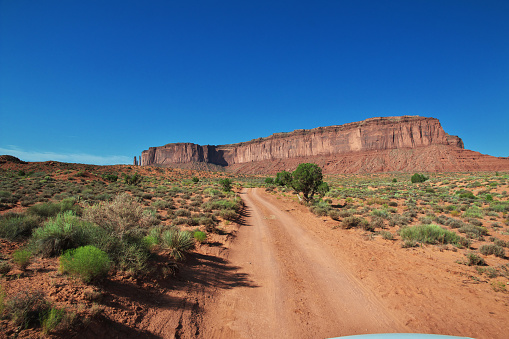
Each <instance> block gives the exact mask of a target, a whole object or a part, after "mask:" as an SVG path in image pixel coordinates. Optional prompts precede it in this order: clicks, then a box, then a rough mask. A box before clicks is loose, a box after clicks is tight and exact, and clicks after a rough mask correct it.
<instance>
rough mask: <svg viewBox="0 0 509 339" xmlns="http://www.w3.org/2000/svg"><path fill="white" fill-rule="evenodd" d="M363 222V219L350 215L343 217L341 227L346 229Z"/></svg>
mask: <svg viewBox="0 0 509 339" xmlns="http://www.w3.org/2000/svg"><path fill="white" fill-rule="evenodd" d="M364 223H366V220H365V219H363V218H359V217H355V216H351V217H346V218H344V219H343V222H342V224H341V225H342V227H343V228H346V229H348V228H352V227H359V226H362V225H363V224H364Z"/></svg>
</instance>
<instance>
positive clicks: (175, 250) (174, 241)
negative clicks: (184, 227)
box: [161, 229, 194, 260]
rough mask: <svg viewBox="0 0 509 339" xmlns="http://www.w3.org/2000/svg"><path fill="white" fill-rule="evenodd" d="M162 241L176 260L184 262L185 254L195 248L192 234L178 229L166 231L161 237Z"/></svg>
mask: <svg viewBox="0 0 509 339" xmlns="http://www.w3.org/2000/svg"><path fill="white" fill-rule="evenodd" d="M161 241H162V243H163V245H164V246H166V247H167V248H168V249H169V250H170V255H171V256H172V257H173V258H174V259H175V260H184V259H185V253H186V252H188V251H189V250H191V249H192V248H193V247H194V238H193V235H192V233H190V232H185V231H179V230H176V229H171V230H168V231H164V232H163V233H162V235H161Z"/></svg>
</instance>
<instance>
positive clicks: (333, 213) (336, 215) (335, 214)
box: [329, 209, 340, 220]
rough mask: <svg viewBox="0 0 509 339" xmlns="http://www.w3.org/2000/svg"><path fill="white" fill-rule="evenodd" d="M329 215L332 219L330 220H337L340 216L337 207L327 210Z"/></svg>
mask: <svg viewBox="0 0 509 339" xmlns="http://www.w3.org/2000/svg"><path fill="white" fill-rule="evenodd" d="M329 217H330V218H331V219H332V220H339V218H340V213H339V211H338V210H337V209H331V210H330V211H329Z"/></svg>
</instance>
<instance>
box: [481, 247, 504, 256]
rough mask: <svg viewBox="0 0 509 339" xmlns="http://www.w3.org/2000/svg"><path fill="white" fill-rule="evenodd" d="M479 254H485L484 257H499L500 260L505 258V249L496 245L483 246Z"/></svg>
mask: <svg viewBox="0 0 509 339" xmlns="http://www.w3.org/2000/svg"><path fill="white" fill-rule="evenodd" d="M479 252H481V254H484V255H490V254H493V255H495V256H496V257H499V258H504V257H505V251H504V248H503V247H502V246H498V245H495V244H487V245H482V246H481V247H480V248H479Z"/></svg>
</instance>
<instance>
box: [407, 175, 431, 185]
mask: <svg viewBox="0 0 509 339" xmlns="http://www.w3.org/2000/svg"><path fill="white" fill-rule="evenodd" d="M428 179H429V178H428V177H426V176H425V175H424V174H419V173H415V174H414V175H412V177H411V178H410V181H411V182H412V183H416V182H425V181H426V180H428Z"/></svg>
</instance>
